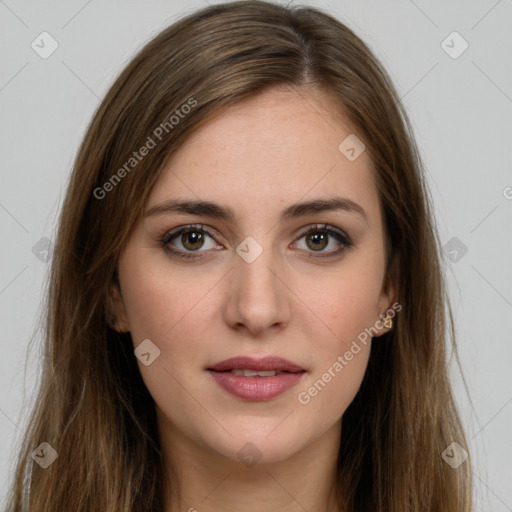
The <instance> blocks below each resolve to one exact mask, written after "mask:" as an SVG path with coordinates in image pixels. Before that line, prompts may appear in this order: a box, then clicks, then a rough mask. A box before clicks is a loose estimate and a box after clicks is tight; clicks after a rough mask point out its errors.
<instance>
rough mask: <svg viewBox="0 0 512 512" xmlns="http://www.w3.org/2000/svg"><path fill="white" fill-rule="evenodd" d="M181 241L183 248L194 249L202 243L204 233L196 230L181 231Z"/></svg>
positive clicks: (198, 247)
mask: <svg viewBox="0 0 512 512" xmlns="http://www.w3.org/2000/svg"><path fill="white" fill-rule="evenodd" d="M181 243H182V244H183V247H185V249H187V250H190V251H196V250H197V249H200V248H201V247H202V246H203V244H204V235H203V234H202V233H200V232H199V231H198V230H193V231H184V232H182V233H181Z"/></svg>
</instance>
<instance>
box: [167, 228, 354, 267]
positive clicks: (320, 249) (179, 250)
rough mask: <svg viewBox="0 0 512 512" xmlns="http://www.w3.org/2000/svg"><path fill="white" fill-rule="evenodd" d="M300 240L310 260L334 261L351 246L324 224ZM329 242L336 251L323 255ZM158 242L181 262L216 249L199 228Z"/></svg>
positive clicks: (207, 233)
mask: <svg viewBox="0 0 512 512" xmlns="http://www.w3.org/2000/svg"><path fill="white" fill-rule="evenodd" d="M303 238H304V239H305V249H304V250H305V251H306V252H308V253H310V254H309V255H308V257H312V258H327V257H333V256H336V255H338V254H340V253H342V252H343V251H345V249H347V248H348V247H350V246H352V245H353V242H352V241H351V240H350V238H349V237H348V236H347V235H346V234H345V233H344V232H343V231H341V230H339V229H338V228H335V227H333V226H329V225H327V224H322V225H319V224H316V225H313V226H310V227H309V228H308V229H307V230H306V231H304V232H303V233H302V234H301V235H300V237H299V238H298V239H297V240H301V239H303ZM208 239H210V240H211V242H210V246H208V244H206V242H207V240H208ZM331 239H334V240H335V241H336V242H337V244H336V243H335V244H334V245H335V246H336V245H338V248H337V249H334V250H331V251H324V249H325V248H326V247H329V245H331ZM158 241H159V242H160V245H161V246H162V247H163V248H164V249H165V251H166V252H167V253H169V254H170V255H172V256H178V257H180V258H182V259H185V258H196V259H199V258H202V257H204V256H205V255H204V254H202V253H205V252H207V251H208V250H209V249H214V248H215V247H216V245H215V236H214V235H213V233H210V231H209V230H208V229H206V228H204V226H203V225H202V224H197V225H188V226H182V227H179V228H176V229H174V230H172V231H169V232H167V233H165V234H164V236H163V237H161V238H159V240H158ZM295 243H297V242H295ZM205 244H206V246H205ZM180 246H181V247H180ZM201 249H203V250H201ZM194 253H195V254H194ZM311 253H313V254H311ZM314 253H317V254H314Z"/></svg>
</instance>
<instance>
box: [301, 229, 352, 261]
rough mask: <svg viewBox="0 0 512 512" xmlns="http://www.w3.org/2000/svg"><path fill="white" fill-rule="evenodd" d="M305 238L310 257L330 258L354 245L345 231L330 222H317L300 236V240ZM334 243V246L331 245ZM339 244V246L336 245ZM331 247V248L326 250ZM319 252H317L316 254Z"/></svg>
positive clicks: (306, 249)
mask: <svg viewBox="0 0 512 512" xmlns="http://www.w3.org/2000/svg"><path fill="white" fill-rule="evenodd" d="M302 239H304V242H303V244H304V246H305V249H304V247H300V245H301V244H299V243H298V242H295V243H297V244H298V245H299V248H300V249H304V250H305V251H306V252H307V253H309V254H308V256H310V257H317V258H328V257H332V256H337V255H341V253H342V252H344V251H345V250H346V249H348V248H349V247H351V246H352V245H353V242H352V240H351V239H350V238H349V237H348V235H346V234H345V233H344V232H343V231H341V230H340V229H338V228H335V227H333V226H329V225H328V224H322V225H320V224H316V225H314V226H311V227H309V228H308V229H307V230H306V231H304V232H303V233H302V235H301V236H300V237H299V239H298V240H299V241H301V240H302ZM331 245H332V247H330V246H331ZM336 246H337V247H336ZM328 247H330V249H331V250H325V249H326V248H328ZM314 253H317V254H314Z"/></svg>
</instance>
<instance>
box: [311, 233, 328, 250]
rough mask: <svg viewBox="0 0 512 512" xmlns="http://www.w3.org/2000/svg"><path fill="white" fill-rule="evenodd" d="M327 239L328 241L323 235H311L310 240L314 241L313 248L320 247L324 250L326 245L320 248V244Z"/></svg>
mask: <svg viewBox="0 0 512 512" xmlns="http://www.w3.org/2000/svg"><path fill="white" fill-rule="evenodd" d="M325 239H326V236H325V234H323V233H320V234H314V235H310V240H312V241H313V248H319V247H320V248H321V249H323V247H325V243H324V245H322V246H320V245H319V243H320V244H321V243H322V242H325Z"/></svg>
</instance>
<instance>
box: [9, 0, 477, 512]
mask: <svg viewBox="0 0 512 512" xmlns="http://www.w3.org/2000/svg"><path fill="white" fill-rule="evenodd" d="M279 86H285V87H286V86H290V87H294V88H296V90H298V91H300V90H305V88H307V87H313V88H316V89H318V90H323V91H326V92H328V93H329V94H330V95H331V96H332V97H333V99H334V101H336V102H337V104H338V105H339V108H340V109H342V111H343V112H344V113H345V114H346V115H347V116H348V118H349V120H350V121H351V122H352V123H353V125H354V126H355V127H356V128H357V130H358V135H360V138H362V139H363V141H364V143H365V145H366V148H367V151H369V153H370V156H371V161H372V164H373V168H372V172H373V177H374V181H375V184H376V186H377V189H378V193H379V197H380V201H381V204H382V208H383V212H384V216H385V226H386V237H387V241H388V244H389V248H390V251H389V254H388V264H389V265H390V264H391V261H392V258H394V259H393V261H397V262H398V263H397V265H398V275H399V276H400V287H399V297H398V300H399V302H400V304H402V305H403V309H402V310H401V312H400V313H399V314H398V315H397V316H396V317H395V327H394V328H393V330H391V331H390V332H389V333H387V334H385V335H384V336H383V337H382V338H381V339H380V340H379V342H378V343H374V344H373V347H372V352H371V356H370V360H369V363H368V367H367V371H366V374H365V377H364V380H363V383H362V385H361V387H360V389H359V391H358V393H357V395H356V397H355V399H354V400H353V402H352V403H351V404H350V406H349V407H348V409H347V410H346V412H345V414H344V415H343V419H342V432H343V435H342V437H341V447H340V453H339V464H338V475H337V481H338V487H337V489H338V493H339V499H340V503H342V504H343V507H344V510H347V511H351V512H354V511H357V512H361V511H372V512H406V511H407V512H409V511H411V510H414V511H429V512H434V511H450V512H463V511H464V512H467V511H471V510H473V508H472V481H471V469H470V459H467V460H466V461H465V462H464V463H462V464H461V465H460V466H459V467H458V468H452V467H450V465H448V464H447V463H446V462H445V460H443V457H442V453H443V451H444V450H445V448H446V447H447V446H448V445H450V443H452V442H453V441H456V442H457V443H459V444H460V445H461V446H463V447H465V446H467V444H466V441H465V436H464V431H463V428H462V425H461V421H460V418H459V415H458V412H457V409H456V405H455V403H454V399H453V394H452V390H451V386H450V382H449V378H448V369H447V355H448V352H447V349H448V348H450V346H451V349H452V351H455V353H456V345H455V333H454V328H453V321H452V313H451V309H450V306H449V300H448V295H447V292H446V290H445V284H444V276H443V268H442V266H441V249H440V243H439V240H438V234H437V228H436V226H435V221H434V217H433V211H432V206H431V199H430V196H429V191H428V189H427V186H426V184H425V178H424V171H423V167H422V163H421V158H420V156H419V152H418V149H417V147H416V143H415V141H414V137H413V135H412V130H411V127H410V123H409V121H408V118H407V115H406V113H405V111H404V108H403V106H402V104H401V102H400V99H399V97H398V95H397V93H396V91H395V89H394V87H393V85H392V83H391V80H390V78H389V76H388V75H387V73H386V71H385V70H384V69H383V68H382V67H381V65H380V63H379V62H378V61H377V59H376V58H375V57H374V55H373V54H372V52H371V51H370V49H369V48H368V47H367V46H366V45H365V44H364V43H363V42H362V41H361V40H360V39H359V38H358V37H357V36H356V35H355V34H354V33H353V32H352V31H351V30H350V29H349V28H348V27H346V26H345V25H344V24H342V23H341V22H340V21H338V20H336V19H335V18H333V17H332V16H330V15H329V14H326V13H324V12H322V11H320V10H318V9H315V8H311V7H306V6H293V7H285V6H282V5H278V4H272V3H267V2H264V1H250V2H247V1H237V2H232V3H224V4H217V5H214V6H210V7H207V8H204V9H202V10H200V11H197V12H195V13H192V14H190V15H188V16H187V17H184V18H182V19H181V20H178V21H177V22H176V23H174V24H173V25H171V26H169V27H168V28H166V29H165V30H164V31H162V32H161V33H160V34H158V35H157V36H156V37H155V38H154V39H152V40H151V41H150V42H149V43H147V44H146V46H145V47H144V48H143V49H142V50H141V51H140V52H139V53H138V54H137V55H136V56H135V57H134V58H133V60H132V61H131V62H130V63H129V65H128V66H127V67H126V69H124V70H123V71H122V73H121V74H120V75H119V77H118V78H117V80H116V81H115V83H114V84H113V86H112V87H111V89H110V90H109V91H108V93H107V95H106V97H105V99H104V100H103V102H102V103H101V105H100V106H99V108H98V110H97V112H96V113H95V115H94V117H93V119H92V121H91V123H90V126H89V127H88V130H87V133H86V135H85V137H84V140H83V143H82V145H81V147H80V149H79V152H78V154H77V157H76V160H75V163H74V168H73V171H72V174H71V176H70V182H69V185H68V189H67V194H66V197H65V201H64V205H63V208H62V212H61V217H60V222H59V228H58V234H57V238H56V241H55V249H54V256H53V260H52V264H51V272H50V282H49V290H48V295H47V309H46V313H45V315H46V317H45V318H46V325H45V332H44V340H45V343H44V359H43V361H42V366H43V368H42V375H41V380H40V384H39V388H38V396H37V399H36V401H35V405H34V408H33V411H32V414H31V416H30V422H29V425H28V428H27V431H26V433H25V437H24V438H23V440H22V443H23V444H22V447H21V449H20V454H19V459H18V461H17V465H16V470H15V474H14V475H13V482H12V487H11V491H10V494H9V501H8V504H7V509H8V510H10V511H21V510H23V511H25V510H29V508H30V510H31V512H42V511H45V512H49V511H52V512H53V511H71V510H72V511H73V512H82V511H83V512H90V511H92V510H94V511H100V510H101V511H102V512H143V511H144V512H146V511H148V510H154V511H162V510H163V495H164V486H165V485H171V486H173V485H174V483H173V482H172V481H170V480H168V479H166V477H165V475H164V469H163V461H162V456H161V452H160V448H159V439H158V433H157V429H156V420H155V407H154V402H153V400H152V397H151V396H150V394H149V392H148V390H147V388H146V387H145V385H144V382H143V380H142V378H141V375H140V372H139V369H138V366H137V364H136V361H135V357H134V354H133V345H132V344H131V341H130V334H129V333H127V334H118V333H116V332H115V331H113V330H112V329H110V328H109V326H108V324H107V318H106V311H107V310H108V290H109V286H110V285H111V283H112V282H115V280H116V266H117V261H118V258H119V255H120V253H121V252H122V250H123V247H124V245H125V243H126V242H127V240H128V238H129V236H130V234H131V232H132V229H133V227H134V226H135V223H136V222H137V220H138V219H139V218H140V216H141V215H142V212H143V210H144V206H145V202H146V199H147V197H148V194H149V192H150V190H151V188H152V186H153V185H154V183H155V181H156V180H157V178H158V176H159V174H160V172H161V171H162V168H163V166H164V164H165V162H166V161H167V159H168V158H169V157H170V156H171V155H172V154H173V153H174V152H175V151H176V150H177V148H178V147H179V146H180V145H181V144H182V143H183V142H184V141H185V140H186V139H187V138H188V137H190V135H191V134H192V133H193V132H194V131H195V130H197V129H198V128H199V127H200V126H202V125H204V124H205V123H206V122H207V121H209V120H211V119H212V116H213V115H218V114H221V113H222V112H223V111H224V110H225V109H226V107H228V106H230V105H232V104H234V103H236V102H237V101H239V100H242V99H245V98H250V97H251V96H254V95H255V94H257V93H258V92H261V91H263V90H264V89H266V88H269V87H279ZM185 105H188V107H187V108H185V107H184V106H185ZM173 116H174V117H173ZM340 142H341V141H340ZM152 143H153V144H152ZM144 145H145V146H146V148H148V151H146V152H145V153H146V154H145V156H144V157H143V158H142V157H141V158H140V159H139V158H135V157H134V156H133V153H134V151H138V150H139V148H141V147H142V146H144ZM122 169H124V172H123V171H122ZM388 269H390V266H388ZM445 309H446V310H445ZM447 311H448V312H449V318H447V314H446V312H447ZM448 321H449V322H448ZM447 326H449V327H450V329H449V330H447V329H446V327H447ZM447 331H448V335H447ZM457 361H458V359H457ZM42 442H46V443H48V444H49V445H50V446H51V447H53V449H55V450H56V452H57V453H58V457H57V459H56V460H55V461H54V462H53V464H51V466H49V467H48V468H46V469H43V468H42V467H40V466H39V464H37V463H34V459H33V458H32V457H31V454H32V452H33V451H34V450H35V449H36V447H38V446H39V445H40V444H41V443H42ZM172 490H173V491H172V492H178V490H179V489H177V488H175V487H172Z"/></svg>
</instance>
